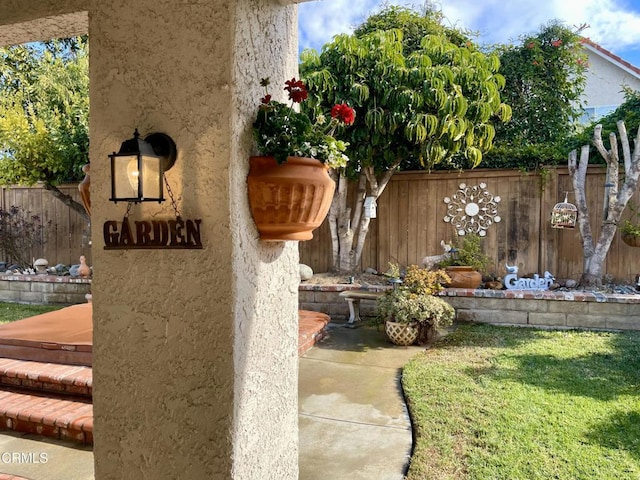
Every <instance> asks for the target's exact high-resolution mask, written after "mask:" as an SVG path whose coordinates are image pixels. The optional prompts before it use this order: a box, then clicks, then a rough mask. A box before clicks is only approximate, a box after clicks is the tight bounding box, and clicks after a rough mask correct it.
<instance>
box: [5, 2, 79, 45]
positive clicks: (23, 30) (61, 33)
mask: <svg viewBox="0 0 640 480" xmlns="http://www.w3.org/2000/svg"><path fill="white" fill-rule="evenodd" d="M88 4H89V1H88V0H2V1H1V2H0V45H15V44H18V43H25V42H33V41H37V40H48V39H50V38H58V37H69V36H72V35H82V34H85V33H87V25H88V20H87V13H86V12H87V7H88Z"/></svg>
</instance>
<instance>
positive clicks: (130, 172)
mask: <svg viewBox="0 0 640 480" xmlns="http://www.w3.org/2000/svg"><path fill="white" fill-rule="evenodd" d="M176 156H177V150H176V144H175V142H174V141H173V140H172V139H171V137H169V136H168V135H166V134H164V133H152V134H151V135H149V136H147V137H145V139H144V140H143V139H141V138H140V134H139V133H138V129H137V128H136V130H135V132H134V134H133V138H132V139H130V140H125V141H124V142H122V145H121V146H120V151H118V153H116V152H113V154H111V155H109V158H110V159H111V198H110V199H109V200H111V201H112V202H133V203H138V202H158V203H160V202H163V201H164V189H163V184H164V172H166V171H167V170H169V169H170V168H171V167H172V166H173V164H174V163H175V161H176Z"/></svg>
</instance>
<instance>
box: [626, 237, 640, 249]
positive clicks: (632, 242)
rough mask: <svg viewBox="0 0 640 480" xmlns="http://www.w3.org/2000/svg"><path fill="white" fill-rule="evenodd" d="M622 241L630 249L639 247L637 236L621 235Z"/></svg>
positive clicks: (639, 240) (639, 238)
mask: <svg viewBox="0 0 640 480" xmlns="http://www.w3.org/2000/svg"><path fill="white" fill-rule="evenodd" d="M622 241H623V242H624V243H626V244H627V245H629V246H630V247H640V237H639V236H637V235H625V234H623V235H622Z"/></svg>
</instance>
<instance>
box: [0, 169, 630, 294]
mask: <svg viewBox="0 0 640 480" xmlns="http://www.w3.org/2000/svg"><path fill="white" fill-rule="evenodd" d="M545 172H546V173H545V174H544V175H540V174H533V173H523V172H520V171H518V170H490V169H478V170H470V171H462V172H454V173H445V172H432V173H426V172H400V173H397V174H395V175H394V176H393V178H392V179H391V182H390V183H389V185H388V186H387V188H386V190H385V191H384V193H383V194H382V196H381V197H380V198H379V199H378V216H377V218H376V219H373V220H372V221H371V229H370V232H369V236H368V239H367V242H366V245H365V249H364V252H363V256H362V262H361V267H362V268H367V267H372V268H375V269H376V270H379V271H382V270H386V268H387V265H388V263H389V262H397V263H400V264H401V265H409V264H412V263H414V264H419V263H420V262H421V260H422V258H423V257H425V256H426V255H437V254H440V253H442V248H441V247H440V241H441V240H445V241H450V240H451V239H452V238H454V236H455V232H454V229H453V227H452V226H451V224H450V223H447V222H445V221H444V220H443V219H444V217H445V216H446V213H447V205H446V204H445V203H444V198H445V197H451V196H452V195H453V194H454V193H455V192H456V191H457V190H458V189H459V188H460V185H461V184H465V185H469V186H474V185H479V184H480V183H484V184H486V190H487V191H489V192H490V193H491V194H492V195H493V196H494V197H500V201H499V202H498V215H499V216H500V217H501V218H500V221H499V222H496V223H494V224H493V225H491V226H490V227H489V228H488V230H487V236H486V237H485V239H484V240H483V248H484V250H485V253H487V254H488V255H489V256H490V257H491V258H492V260H493V265H492V266H491V267H490V269H489V270H490V271H492V272H494V273H497V274H499V275H503V274H504V265H505V263H508V264H510V265H513V264H517V265H518V266H519V268H520V273H521V274H525V273H540V274H542V273H544V271H545V270H548V271H549V272H551V273H553V274H554V275H555V276H556V277H557V278H575V279H577V278H579V276H580V274H581V273H582V246H581V243H580V234H579V232H578V229H575V230H558V229H554V228H551V225H550V215H551V210H552V209H553V206H554V205H555V204H556V203H558V202H560V201H562V200H563V199H564V195H565V192H570V193H569V201H570V202H573V203H575V200H574V197H573V194H572V193H571V192H572V190H573V187H572V186H571V179H570V177H569V173H568V171H567V168H566V167H557V168H556V167H550V168H548V169H547V170H545ZM543 183H544V185H543ZM604 183H605V169H604V168H602V167H597V166H591V167H589V171H588V175H587V199H588V203H589V208H590V213H591V224H592V227H593V228H594V234H596V235H597V234H599V225H600V223H601V222H602V214H603V199H604ZM61 190H62V191H64V192H65V193H67V194H69V195H72V196H73V197H74V198H75V199H77V200H79V195H78V189H77V185H64V186H62V187H61ZM632 201H633V202H635V203H636V204H640V196H639V195H638V194H636V197H635V198H634V199H633V200H632ZM11 205H17V206H21V207H23V208H24V209H26V210H28V211H30V212H32V214H35V215H40V216H41V217H42V218H43V220H44V221H45V222H48V221H51V226H50V228H49V230H48V234H47V238H46V240H47V241H46V243H45V245H44V246H43V247H42V248H39V249H34V251H33V252H31V255H30V256H31V257H32V258H39V257H44V258H46V259H47V260H49V263H50V264H55V263H64V264H75V263H78V259H79V257H80V255H85V256H86V257H87V260H88V262H89V263H90V264H91V248H90V246H89V238H90V233H89V226H88V225H87V224H86V222H85V221H84V219H83V218H82V216H81V215H78V214H77V213H75V212H74V211H72V210H70V209H69V208H68V207H67V206H66V205H64V204H62V202H60V201H59V200H57V199H55V198H54V197H53V195H52V194H51V193H50V192H48V191H46V190H44V189H42V188H39V187H31V188H29V187H11V188H2V196H1V198H0V206H1V207H2V208H4V209H6V208H8V207H10V206H11ZM629 215H630V212H629V209H627V210H626V211H625V217H624V218H626V217H628V216H629ZM300 261H301V262H302V263H306V264H307V265H310V266H311V267H312V268H313V270H314V271H316V272H326V271H329V270H330V266H331V240H330V235H329V228H328V226H327V224H326V223H325V224H324V225H323V226H322V227H321V228H320V229H318V230H317V231H316V232H314V238H313V240H310V241H308V242H300ZM604 271H605V273H606V274H610V275H612V276H613V277H614V278H615V279H616V280H618V281H624V282H632V281H633V280H634V279H635V276H636V274H637V273H639V272H640V248H632V247H629V246H627V245H626V244H624V243H623V242H622V240H621V238H620V234H619V233H617V234H616V237H615V238H614V241H613V244H612V245H611V248H610V250H609V254H608V256H607V262H606V265H605V269H604Z"/></svg>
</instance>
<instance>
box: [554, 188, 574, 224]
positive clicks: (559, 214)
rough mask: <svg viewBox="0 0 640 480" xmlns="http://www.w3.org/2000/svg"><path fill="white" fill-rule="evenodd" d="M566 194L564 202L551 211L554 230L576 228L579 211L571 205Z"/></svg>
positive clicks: (557, 204)
mask: <svg viewBox="0 0 640 480" xmlns="http://www.w3.org/2000/svg"><path fill="white" fill-rule="evenodd" d="M567 197H568V194H566V193H565V196H564V202H560V203H556V206H555V207H553V210H552V211H551V226H552V227H553V228H576V220H577V218H578V209H577V208H576V206H575V205H574V204H572V203H569V201H568V199H567Z"/></svg>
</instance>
